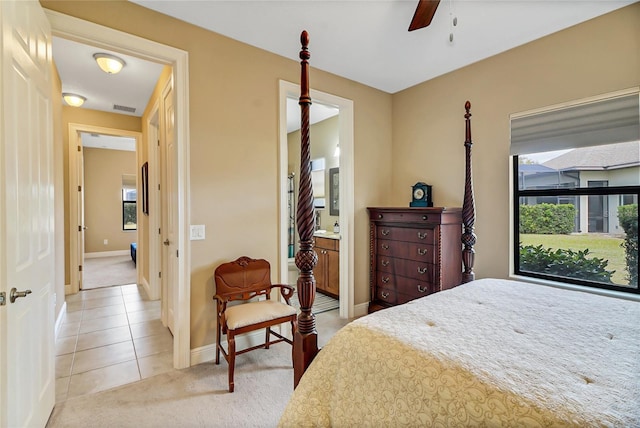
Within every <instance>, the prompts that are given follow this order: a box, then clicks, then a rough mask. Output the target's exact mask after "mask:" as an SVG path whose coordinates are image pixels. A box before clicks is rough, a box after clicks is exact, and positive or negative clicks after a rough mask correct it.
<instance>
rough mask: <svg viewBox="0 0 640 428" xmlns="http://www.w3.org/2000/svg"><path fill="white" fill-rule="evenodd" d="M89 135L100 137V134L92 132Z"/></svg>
mask: <svg viewBox="0 0 640 428" xmlns="http://www.w3.org/2000/svg"><path fill="white" fill-rule="evenodd" d="M89 135H91V136H92V137H93V138H100V134H93V133H92V134H89Z"/></svg>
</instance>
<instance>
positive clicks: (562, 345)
mask: <svg viewBox="0 0 640 428" xmlns="http://www.w3.org/2000/svg"><path fill="white" fill-rule="evenodd" d="M280 426H282V427H300V426H334V427H355V426H369V427H379V426H424V427H456V426H460V427H462V426H464V427H466V426H491V427H493V426H504V427H514V426H542V427H547V426H548V427H554V426H576V427H591V426H615V427H640V303H637V302H631V301H627V300H622V299H615V298H610V297H603V296H597V295H594V294H588V293H582V292H577V291H567V290H559V289H555V288H550V287H545V286H539V285H531V284H527V283H523V282H516V281H505V280H497V279H483V280H477V281H474V282H472V283H469V284H465V285H461V286H459V287H456V288H454V289H452V290H448V291H443V292H440V293H437V294H434V295H431V296H429V297H425V298H422V299H419V300H415V301H413V302H410V303H408V304H405V305H402V306H397V307H393V308H389V309H385V310H383V311H379V312H376V313H374V314H371V315H369V316H367V317H363V318H360V319H358V320H356V321H354V322H352V323H350V324H348V325H347V326H346V327H344V328H343V329H342V330H340V331H339V332H338V333H337V334H336V335H335V336H334V337H333V338H332V339H331V340H330V342H329V343H328V344H327V345H326V346H325V347H324V348H323V349H322V351H321V352H320V353H319V354H318V356H317V357H316V359H315V360H314V362H313V363H312V365H311V366H310V367H309V369H308V370H307V372H306V373H305V375H304V376H303V378H302V380H301V381H300V384H299V385H298V387H297V388H296V390H295V392H294V394H293V396H292V398H291V401H290V402H289V404H288V405H287V408H286V410H285V413H284V414H283V416H282V419H281V421H280Z"/></svg>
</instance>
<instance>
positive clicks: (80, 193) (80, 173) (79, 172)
mask: <svg viewBox="0 0 640 428" xmlns="http://www.w3.org/2000/svg"><path fill="white" fill-rule="evenodd" d="M77 150H78V156H77V158H76V176H77V182H78V189H77V195H76V197H77V200H78V202H77V204H78V205H77V206H76V207H77V209H78V227H77V230H76V240H77V241H78V242H77V245H78V246H77V247H76V248H77V249H78V254H77V256H78V257H77V266H78V268H77V269H78V290H82V279H83V278H84V231H85V230H87V227H86V226H85V224H84V152H83V150H82V145H81V144H78V149H77Z"/></svg>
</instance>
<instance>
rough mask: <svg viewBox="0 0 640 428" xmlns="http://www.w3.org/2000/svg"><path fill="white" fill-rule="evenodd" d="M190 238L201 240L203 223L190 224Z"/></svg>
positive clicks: (202, 237)
mask: <svg viewBox="0 0 640 428" xmlns="http://www.w3.org/2000/svg"><path fill="white" fill-rule="evenodd" d="M190 233H191V240H192V241H201V240H203V239H204V224H192V225H191V229H190Z"/></svg>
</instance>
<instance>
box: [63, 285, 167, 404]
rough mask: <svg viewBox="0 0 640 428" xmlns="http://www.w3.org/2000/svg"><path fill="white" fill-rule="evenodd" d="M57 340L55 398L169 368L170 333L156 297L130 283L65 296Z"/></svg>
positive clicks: (101, 389)
mask: <svg viewBox="0 0 640 428" xmlns="http://www.w3.org/2000/svg"><path fill="white" fill-rule="evenodd" d="M66 301H67V312H66V316H65V319H64V322H63V324H62V326H61V328H60V332H59V334H58V337H57V340H56V402H61V401H64V400H66V399H67V398H72V397H77V396H80V395H85V394H91V393H95V392H98V391H103V390H105V389H109V388H113V387H116V386H120V385H124V384H127V383H131V382H135V381H138V380H141V379H145V378H148V377H151V376H154V375H157V374H159V373H164V372H167V371H169V370H172V369H173V337H172V336H171V333H170V332H169V330H168V329H167V328H166V327H164V326H163V325H162V322H161V321H160V301H159V300H156V301H150V300H149V299H148V297H147V296H146V293H145V292H144V289H143V288H142V287H140V286H137V285H135V284H130V285H122V286H114V287H108V288H99V289H95V290H84V291H81V292H79V293H78V294H75V295H70V296H67V297H66Z"/></svg>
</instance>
